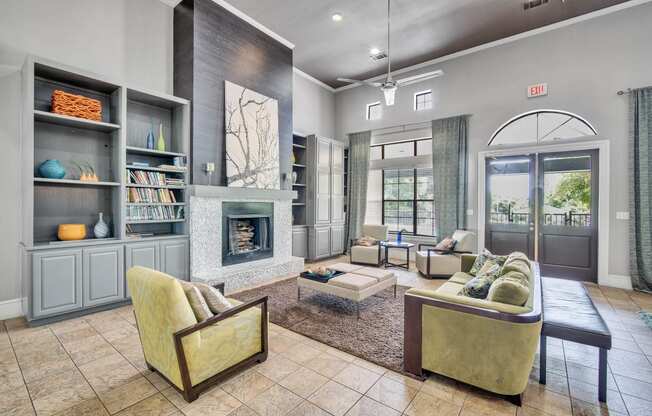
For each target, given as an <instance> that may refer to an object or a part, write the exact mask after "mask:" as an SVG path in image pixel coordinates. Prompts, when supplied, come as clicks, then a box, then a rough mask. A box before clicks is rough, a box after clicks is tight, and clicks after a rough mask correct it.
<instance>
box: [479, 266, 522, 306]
mask: <svg viewBox="0 0 652 416" xmlns="http://www.w3.org/2000/svg"><path fill="white" fill-rule="evenodd" d="M529 297H530V284H529V281H528V277H527V275H525V274H523V273H520V272H517V271H511V272H507V273H506V274H504V275H502V276H500V277H499V278H498V279H496V281H495V282H494V283H493V284H492V285H491V287H490V288H489V294H488V295H487V300H489V301H491V302H500V303H506V304H508V305H516V306H523V305H525V304H526V303H527V300H528V298H529Z"/></svg>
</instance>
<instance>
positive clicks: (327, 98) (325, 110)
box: [292, 72, 335, 138]
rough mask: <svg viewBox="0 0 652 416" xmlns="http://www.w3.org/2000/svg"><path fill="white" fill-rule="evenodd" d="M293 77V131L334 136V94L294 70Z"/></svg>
mask: <svg viewBox="0 0 652 416" xmlns="http://www.w3.org/2000/svg"><path fill="white" fill-rule="evenodd" d="M293 79H294V88H293V91H292V102H293V112H294V116H293V119H294V131H295V132H298V133H302V134H316V135H318V136H323V137H328V138H334V136H335V94H334V93H333V92H331V91H329V90H327V89H326V88H324V87H322V86H320V85H318V84H316V83H315V82H313V81H310V80H308V79H306V78H305V77H303V76H301V75H299V74H297V73H296V72H295V73H294V77H293Z"/></svg>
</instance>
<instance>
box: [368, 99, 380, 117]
mask: <svg viewBox="0 0 652 416" xmlns="http://www.w3.org/2000/svg"><path fill="white" fill-rule="evenodd" d="M381 116H382V109H381V107H380V101H378V102H375V103H371V104H367V120H380V117H381Z"/></svg>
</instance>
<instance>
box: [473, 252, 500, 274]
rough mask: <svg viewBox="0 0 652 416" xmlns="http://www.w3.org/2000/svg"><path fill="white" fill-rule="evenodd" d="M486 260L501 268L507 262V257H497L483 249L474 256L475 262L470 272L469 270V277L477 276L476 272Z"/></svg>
mask: <svg viewBox="0 0 652 416" xmlns="http://www.w3.org/2000/svg"><path fill="white" fill-rule="evenodd" d="M487 260H493V261H494V262H496V263H497V264H498V265H499V266H502V265H503V264H504V263H505V261H506V260H507V256H497V255H495V254H491V251H489V250H487V249H486V248H485V249H484V250H482V253H480V254H478V255H477V256H476V258H475V261H474V262H473V266H471V270H469V274H470V275H471V276H477V274H478V272H479V271H480V269H481V268H482V266H483V265H484V263H485V262H486V261H487Z"/></svg>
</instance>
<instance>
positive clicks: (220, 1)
mask: <svg viewBox="0 0 652 416" xmlns="http://www.w3.org/2000/svg"><path fill="white" fill-rule="evenodd" d="M160 1H161V3H163V4H165V5H167V6H170V7H176V6H177V5H178V4H179V3H181V0H160ZM211 1H212V2H213V3H215V4H217V5H218V6H221V7H223V8H224V9H226V10H227V11H228V12H229V13H231V14H233V15H235V16H237V17H239V18H240V19H242V20H244V21H245V22H247V23H249V24H250V25H251V26H253V27H255V28H256V29H258V30H260V31H261V32H263V33H264V34H266V35H267V36H269V37H270V38H272V39H274V40H276V41H277V42H279V43H281V44H283V45H284V46H286V47H288V48H290V49H294V43H292V42H290V41H289V40H287V39H285V38H284V37H283V36H281V35H279V34H278V33H276V32H274V31H273V30H271V29H270V28H268V27H267V26H265V25H263V24H262V23H260V22H258V21H257V20H256V19H254V18H253V17H251V16H249V15H247V14H245V13H244V12H242V11H240V10H238V9H236V8H235V7H234V6H233V5H231V4H230V3H229V2H227V1H224V0H211Z"/></svg>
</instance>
